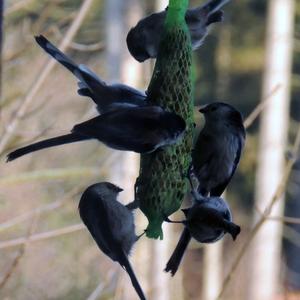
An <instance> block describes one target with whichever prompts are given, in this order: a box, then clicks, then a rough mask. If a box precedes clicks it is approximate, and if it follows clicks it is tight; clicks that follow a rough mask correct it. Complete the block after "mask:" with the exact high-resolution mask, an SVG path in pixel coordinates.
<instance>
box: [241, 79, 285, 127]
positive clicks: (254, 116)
mask: <svg viewBox="0 0 300 300" xmlns="http://www.w3.org/2000/svg"><path fill="white" fill-rule="evenodd" d="M280 88H281V84H277V85H276V86H275V87H274V89H273V90H272V91H271V92H270V93H269V94H268V95H267V96H266V97H265V99H263V100H262V101H261V102H260V103H259V104H258V105H257V106H256V107H255V108H254V110H253V111H252V112H251V113H250V114H249V115H248V117H247V118H246V120H245V121H244V126H245V128H246V129H247V128H249V127H250V126H251V125H252V124H253V122H254V121H255V120H256V119H257V117H258V116H259V114H260V113H261V112H262V111H263V110H264V108H265V107H266V106H267V104H268V103H269V102H270V100H272V99H273V97H272V96H274V94H276V93H277V92H278V91H279V90H280Z"/></svg>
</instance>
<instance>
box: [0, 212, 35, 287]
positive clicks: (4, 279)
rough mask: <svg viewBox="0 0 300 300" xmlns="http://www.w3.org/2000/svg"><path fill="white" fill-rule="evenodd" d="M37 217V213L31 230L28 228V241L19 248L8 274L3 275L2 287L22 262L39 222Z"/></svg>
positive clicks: (0, 283)
mask: <svg viewBox="0 0 300 300" xmlns="http://www.w3.org/2000/svg"><path fill="white" fill-rule="evenodd" d="M37 219H38V216H37V215H36V216H35V217H34V218H33V219H32V222H31V224H30V227H29V230H28V234H27V236H26V241H25V243H24V244H23V245H22V246H21V249H20V250H19V253H18V255H17V256H16V257H15V258H14V260H13V262H12V264H11V266H10V268H9V270H8V271H7V272H6V274H5V275H4V276H3V279H2V280H1V282H0V289H3V288H4V286H5V285H6V283H7V282H8V280H9V278H10V277H11V276H12V274H13V272H14V271H15V270H16V268H17V267H18V265H19V264H20V261H21V259H22V257H23V256H24V254H25V251H26V248H27V246H28V241H29V239H30V237H31V236H32V233H33V231H34V229H35V226H36V224H37Z"/></svg>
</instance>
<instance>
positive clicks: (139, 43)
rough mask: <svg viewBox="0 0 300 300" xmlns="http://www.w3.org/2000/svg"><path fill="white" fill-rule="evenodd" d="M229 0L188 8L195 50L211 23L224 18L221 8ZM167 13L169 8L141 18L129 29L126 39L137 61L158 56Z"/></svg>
mask: <svg viewBox="0 0 300 300" xmlns="http://www.w3.org/2000/svg"><path fill="white" fill-rule="evenodd" d="M229 1H230V0H210V1H208V2H207V3H205V4H203V5H201V6H199V7H196V8H193V9H189V10H187V12H186V15H185V20H186V23H187V25H188V28H189V31H190V34H191V40H192V47H193V50H195V49H197V48H199V47H200V46H201V45H202V43H203V42H204V39H205V37H206V36H207V33H208V27H209V25H210V24H212V23H216V22H221V21H222V20H223V12H222V11H221V10H220V9H221V7H222V6H224V5H225V4H226V3H227V2H229ZM166 15H167V9H166V10H165V11H161V12H159V13H153V14H151V15H149V16H147V17H145V18H144V19H142V20H140V21H139V22H138V23H137V25H136V26H135V27H133V28H131V30H130V31H129V33H128V35H127V39H126V41H127V47H128V50H129V52H130V54H131V55H132V56H133V57H134V58H135V59H136V60H137V61H139V62H143V61H145V60H147V59H149V58H156V57H157V52H158V48H159V42H160V37H161V33H162V32H163V25H164V21H165V18H166Z"/></svg>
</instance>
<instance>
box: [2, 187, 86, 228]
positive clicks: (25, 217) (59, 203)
mask: <svg viewBox="0 0 300 300" xmlns="http://www.w3.org/2000/svg"><path fill="white" fill-rule="evenodd" d="M81 189H82V187H75V188H73V189H72V190H71V191H70V192H69V193H67V194H66V195H65V196H64V197H63V198H62V199H59V200H57V201H54V202H52V203H49V204H46V205H42V206H40V207H37V208H35V209H33V210H31V211H28V212H26V213H23V214H21V215H19V216H17V217H14V218H12V219H10V220H8V221H6V222H4V223H2V224H0V232H1V231H3V230H5V229H8V228H11V227H13V226H16V225H18V224H20V223H22V222H24V221H26V220H28V219H31V218H32V217H34V216H36V215H41V214H42V213H45V212H48V211H52V210H55V209H57V208H59V207H61V206H62V205H63V204H65V203H66V202H67V200H69V199H70V198H73V197H74V196H75V195H76V194H78V193H79V191H80V190H81Z"/></svg>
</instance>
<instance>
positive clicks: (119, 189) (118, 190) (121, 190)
mask: <svg viewBox="0 0 300 300" xmlns="http://www.w3.org/2000/svg"><path fill="white" fill-rule="evenodd" d="M116 190H117V192H118V193H121V192H123V191H124V190H123V189H122V188H120V187H118V186H117V188H116Z"/></svg>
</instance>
